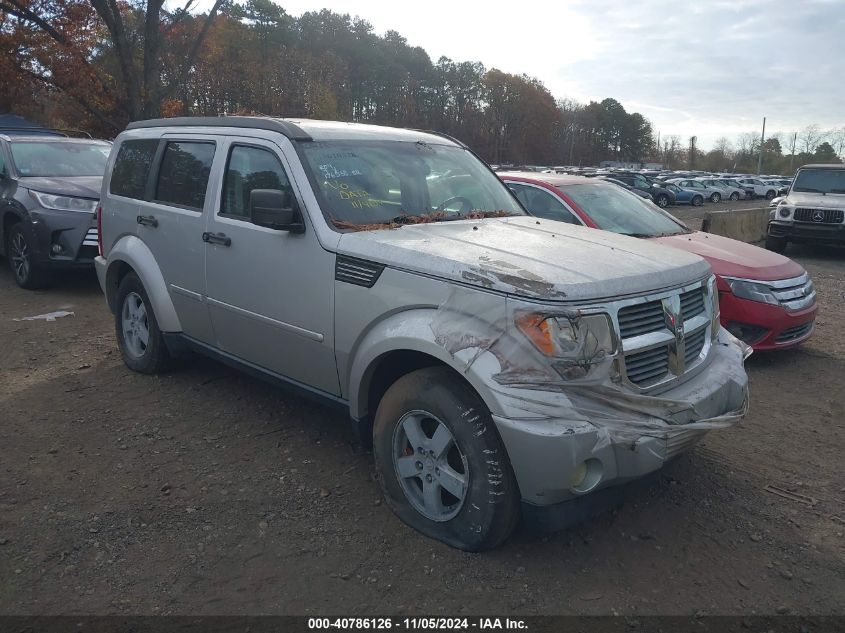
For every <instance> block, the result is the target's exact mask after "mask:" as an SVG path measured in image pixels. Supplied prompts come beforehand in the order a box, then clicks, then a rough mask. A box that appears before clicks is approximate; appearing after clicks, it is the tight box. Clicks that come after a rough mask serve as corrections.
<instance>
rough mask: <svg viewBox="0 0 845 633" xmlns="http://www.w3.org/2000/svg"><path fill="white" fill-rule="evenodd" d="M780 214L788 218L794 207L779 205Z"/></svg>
mask: <svg viewBox="0 0 845 633" xmlns="http://www.w3.org/2000/svg"><path fill="white" fill-rule="evenodd" d="M778 215H779V216H780V217H782V218H788V217H789V216H790V215H792V209H791V208H789V207H786V206H780V207H778Z"/></svg>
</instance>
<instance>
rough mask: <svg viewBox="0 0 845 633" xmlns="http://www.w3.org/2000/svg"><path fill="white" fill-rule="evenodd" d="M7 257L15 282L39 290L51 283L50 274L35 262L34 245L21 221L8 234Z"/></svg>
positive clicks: (26, 288)
mask: <svg viewBox="0 0 845 633" xmlns="http://www.w3.org/2000/svg"><path fill="white" fill-rule="evenodd" d="M6 257H7V258H8V261H9V268H10V269H11V271H12V276H13V277H14V278H15V283H16V284H18V286H20V287H21V288H24V289H25V290H37V289H38V288H44V287H45V286H48V285H49V284H50V275H49V273H48V272H47V271H46V270H44V269H43V268H41V267H39V266H38V265H36V263H35V255H34V253H33V251H32V245H31V244H30V241H29V239H28V238H27V236H26V233H25V232H24V230H23V227H22V226H21V224H20V223H18V224H13V225H12V226H11V227H10V228H9V232H8V233H7V234H6Z"/></svg>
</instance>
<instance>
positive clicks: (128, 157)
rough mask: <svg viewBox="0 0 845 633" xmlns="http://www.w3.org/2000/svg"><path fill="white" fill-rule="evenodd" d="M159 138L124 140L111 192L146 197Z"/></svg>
mask: <svg viewBox="0 0 845 633" xmlns="http://www.w3.org/2000/svg"><path fill="white" fill-rule="evenodd" d="M157 148H158V139H141V140H134V141H124V142H123V143H122V144H121V146H120V149H119V150H118V152H117V158H116V159H115V161H114V167H113V168H112V173H111V182H110V183H109V193H112V194H114V195H116V196H125V197H127V198H137V199H139V200H142V199H143V198H144V190H145V189H146V187H147V178H149V175H150V167H151V166H152V164H153V158H154V157H155V153H156V149H157Z"/></svg>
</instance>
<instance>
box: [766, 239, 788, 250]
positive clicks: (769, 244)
mask: <svg viewBox="0 0 845 633" xmlns="http://www.w3.org/2000/svg"><path fill="white" fill-rule="evenodd" d="M787 244H789V240H787V239H786V238H785V237H774V236H771V235H767V236H766V250H770V251H774V252H775V253H785V252H786V246H787Z"/></svg>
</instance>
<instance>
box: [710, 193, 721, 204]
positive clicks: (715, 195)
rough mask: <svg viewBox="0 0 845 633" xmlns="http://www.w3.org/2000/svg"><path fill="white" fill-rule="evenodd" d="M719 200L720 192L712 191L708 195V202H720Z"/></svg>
mask: <svg viewBox="0 0 845 633" xmlns="http://www.w3.org/2000/svg"><path fill="white" fill-rule="evenodd" d="M721 200H722V194H720V193H717V192H714V193H713V194H712V195H711V196H710V202H721Z"/></svg>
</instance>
